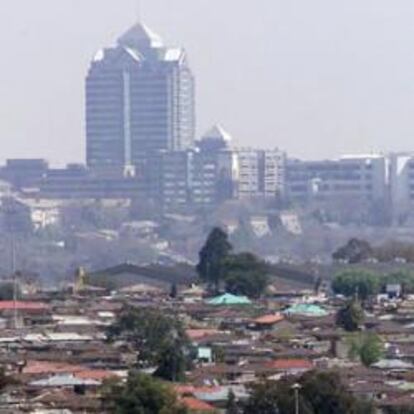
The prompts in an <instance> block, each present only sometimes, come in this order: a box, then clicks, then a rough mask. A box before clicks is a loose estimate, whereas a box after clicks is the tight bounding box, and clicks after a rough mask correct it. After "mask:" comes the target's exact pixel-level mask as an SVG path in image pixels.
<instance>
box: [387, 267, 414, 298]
mask: <svg viewBox="0 0 414 414" xmlns="http://www.w3.org/2000/svg"><path fill="white" fill-rule="evenodd" d="M388 284H390V285H395V284H397V285H401V287H402V291H403V293H404V294H412V293H414V273H413V272H412V271H408V270H399V271H395V272H392V273H389V274H387V275H386V276H385V279H384V283H383V286H384V287H385V286H386V285H388Z"/></svg>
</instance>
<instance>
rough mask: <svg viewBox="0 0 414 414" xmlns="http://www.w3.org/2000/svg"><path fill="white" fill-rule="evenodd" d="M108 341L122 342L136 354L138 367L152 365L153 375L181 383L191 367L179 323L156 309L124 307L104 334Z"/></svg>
mask: <svg viewBox="0 0 414 414" xmlns="http://www.w3.org/2000/svg"><path fill="white" fill-rule="evenodd" d="M107 335H108V339H109V340H110V341H112V340H114V339H118V338H121V339H124V340H126V341H127V342H128V343H129V344H131V345H132V346H133V348H134V349H135V350H136V351H137V352H138V365H140V366H156V367H157V369H156V371H155V375H156V376H158V377H160V378H163V379H166V380H169V381H176V380H183V379H184V376H185V371H186V369H187V368H189V367H190V365H191V347H190V341H189V339H188V337H187V335H186V333H185V330H184V327H183V325H182V323H181V322H180V321H179V320H178V319H176V318H174V317H171V316H166V315H164V314H162V313H161V312H159V311H158V310H152V309H138V308H130V307H127V308H125V309H124V310H123V311H122V312H121V314H120V316H119V318H118V319H117V321H116V322H115V323H114V324H113V325H112V326H110V327H109V329H108V331H107Z"/></svg>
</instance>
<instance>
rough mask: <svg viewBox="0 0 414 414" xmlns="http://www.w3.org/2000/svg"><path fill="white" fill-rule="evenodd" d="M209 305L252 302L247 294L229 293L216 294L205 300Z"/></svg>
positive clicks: (248, 303) (247, 303) (246, 303)
mask: <svg viewBox="0 0 414 414" xmlns="http://www.w3.org/2000/svg"><path fill="white" fill-rule="evenodd" d="M207 303H208V304H209V305H250V304H251V303H252V302H251V301H250V299H249V298H248V297H247V296H236V295H232V294H231V293H225V294H224V295H221V296H217V297H216V298H213V299H209V300H208V301H207Z"/></svg>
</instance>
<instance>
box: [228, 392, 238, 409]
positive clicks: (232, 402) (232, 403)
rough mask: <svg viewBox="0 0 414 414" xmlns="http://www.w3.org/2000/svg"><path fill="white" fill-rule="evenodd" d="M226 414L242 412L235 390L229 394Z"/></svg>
mask: <svg viewBox="0 0 414 414" xmlns="http://www.w3.org/2000/svg"><path fill="white" fill-rule="evenodd" d="M226 414H240V409H239V406H238V405H237V401H236V395H235V394H234V392H233V390H230V391H229V395H228V397H227V402H226Z"/></svg>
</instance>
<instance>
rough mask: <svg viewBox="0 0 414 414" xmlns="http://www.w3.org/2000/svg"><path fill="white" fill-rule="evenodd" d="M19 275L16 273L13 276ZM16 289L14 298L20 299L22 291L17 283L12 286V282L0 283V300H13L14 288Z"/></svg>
mask: <svg viewBox="0 0 414 414" xmlns="http://www.w3.org/2000/svg"><path fill="white" fill-rule="evenodd" d="M19 276H21V275H19V274H16V276H15V277H17V278H18V277H19ZM15 289H16V298H17V299H21V297H22V292H21V289H20V287H19V285H18V284H16V286H14V283H13V282H5V283H1V284H0V300H13V298H14V290H15Z"/></svg>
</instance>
